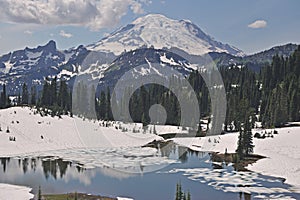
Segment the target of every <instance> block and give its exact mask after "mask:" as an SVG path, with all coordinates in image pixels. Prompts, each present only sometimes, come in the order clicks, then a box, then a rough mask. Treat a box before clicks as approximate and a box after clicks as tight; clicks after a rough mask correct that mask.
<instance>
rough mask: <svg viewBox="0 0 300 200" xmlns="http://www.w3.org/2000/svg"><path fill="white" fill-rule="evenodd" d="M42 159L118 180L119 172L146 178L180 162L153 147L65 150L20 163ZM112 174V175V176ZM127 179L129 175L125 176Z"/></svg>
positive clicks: (38, 154) (33, 155) (51, 152)
mask: <svg viewBox="0 0 300 200" xmlns="http://www.w3.org/2000/svg"><path fill="white" fill-rule="evenodd" d="M36 157H39V158H42V160H55V159H58V158H61V159H62V160H64V161H70V162H75V163H77V165H78V166H79V167H81V168H85V169H92V168H96V167H99V168H101V169H103V170H104V169H105V170H106V173H105V174H107V175H109V176H112V177H114V176H117V175H118V174H116V173H117V172H120V173H130V174H135V173H138V174H143V173H147V172H152V171H156V170H158V169H161V168H163V167H165V166H167V165H169V164H172V163H176V162H178V161H176V160H172V159H169V158H168V157H164V156H161V154H160V152H159V151H158V150H157V149H154V148H150V147H143V148H142V147H119V148H92V149H63V150H55V151H47V152H37V153H30V154H20V155H19V156H17V157H14V158H16V159H24V158H36ZM109 172H110V173H109ZM124 175H125V174H124Z"/></svg>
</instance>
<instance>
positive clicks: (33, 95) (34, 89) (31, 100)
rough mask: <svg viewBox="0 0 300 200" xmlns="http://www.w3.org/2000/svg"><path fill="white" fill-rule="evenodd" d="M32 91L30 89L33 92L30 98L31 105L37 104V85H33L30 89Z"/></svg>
mask: <svg viewBox="0 0 300 200" xmlns="http://www.w3.org/2000/svg"><path fill="white" fill-rule="evenodd" d="M30 90H31V91H30V94H31V99H30V104H31V105H36V103H37V102H36V98H37V96H36V86H35V85H33V86H31V89H30Z"/></svg>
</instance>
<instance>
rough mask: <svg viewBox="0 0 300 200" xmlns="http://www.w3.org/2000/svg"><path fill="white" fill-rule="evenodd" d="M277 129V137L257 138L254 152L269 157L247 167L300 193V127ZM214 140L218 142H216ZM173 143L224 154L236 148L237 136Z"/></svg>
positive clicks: (180, 140)
mask: <svg viewBox="0 0 300 200" xmlns="http://www.w3.org/2000/svg"><path fill="white" fill-rule="evenodd" d="M276 130H278V132H279V134H278V135H274V138H266V139H257V138H254V140H253V141H254V145H255V147H254V153H255V154H259V155H263V156H266V157H267V158H265V159H261V160H258V161H257V162H256V163H254V164H252V165H250V166H248V167H247V168H248V169H249V170H252V171H255V172H258V173H262V174H264V175H270V176H276V177H282V178H285V179H286V183H288V184H291V185H293V186H295V191H298V192H300V145H299V139H300V134H299V132H300V127H293V128H280V129H276ZM256 131H257V130H253V131H252V132H253V133H255V132H256ZM260 131H261V130H260ZM260 131H258V132H260ZM209 138H211V142H210V143H209V142H208V139H209ZM214 139H216V143H215V142H214ZM173 140H174V142H176V143H178V144H180V145H183V146H187V147H189V148H191V149H193V150H196V151H214V152H221V153H224V152H225V149H226V148H227V150H228V152H229V153H234V152H235V150H236V148H237V141H238V133H230V134H225V135H220V136H211V137H205V138H175V139H173Z"/></svg>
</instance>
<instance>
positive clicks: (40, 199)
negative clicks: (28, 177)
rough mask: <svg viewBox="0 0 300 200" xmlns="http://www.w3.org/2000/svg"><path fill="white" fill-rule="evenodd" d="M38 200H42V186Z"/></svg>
mask: <svg viewBox="0 0 300 200" xmlns="http://www.w3.org/2000/svg"><path fill="white" fill-rule="evenodd" d="M38 200H42V190H41V186H39V191H38Z"/></svg>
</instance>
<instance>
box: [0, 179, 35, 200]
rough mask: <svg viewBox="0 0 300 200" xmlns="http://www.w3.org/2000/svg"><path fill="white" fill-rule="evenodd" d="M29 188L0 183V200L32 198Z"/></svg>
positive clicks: (25, 199)
mask: <svg viewBox="0 0 300 200" xmlns="http://www.w3.org/2000/svg"><path fill="white" fill-rule="evenodd" d="M30 191H31V188H28V187H24V186H17V185H9V184H3V183H0V194H1V195H0V200H8V199H13V200H29V199H32V198H33V197H34V195H33V194H31V193H30Z"/></svg>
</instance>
